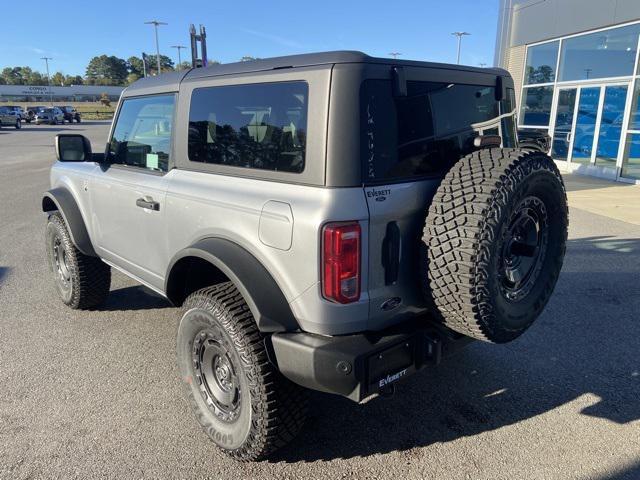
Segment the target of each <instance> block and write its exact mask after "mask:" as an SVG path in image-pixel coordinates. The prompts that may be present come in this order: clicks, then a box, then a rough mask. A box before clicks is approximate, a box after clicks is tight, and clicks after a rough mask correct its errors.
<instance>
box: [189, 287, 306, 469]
mask: <svg viewBox="0 0 640 480" xmlns="http://www.w3.org/2000/svg"><path fill="white" fill-rule="evenodd" d="M177 361H178V368H179V370H180V375H181V377H182V379H183V381H184V386H185V390H186V394H187V397H188V400H189V403H190V404H191V407H192V408H193V410H194V412H195V414H196V418H197V420H198V422H199V423H200V425H201V426H202V429H203V430H204V431H205V433H206V434H207V435H208V436H209V437H210V438H211V440H213V442H214V443H215V444H216V445H217V446H218V447H219V448H220V449H221V450H222V451H223V452H224V453H226V454H228V455H230V456H231V457H233V458H235V459H236V460H241V461H254V460H259V459H262V458H265V457H267V456H268V455H269V454H271V453H273V452H274V451H275V450H277V449H278V448H280V447H282V446H284V445H285V444H287V443H288V442H289V441H291V440H292V439H293V437H294V436H295V435H296V434H297V433H298V431H299V430H300V428H301V427H302V424H303V423H304V418H305V416H306V408H307V398H306V392H305V391H304V390H303V389H302V388H301V387H299V386H297V385H295V384H294V383H292V382H290V381H289V380H287V379H286V378H284V377H283V376H282V375H281V374H280V373H279V372H278V371H277V370H276V368H275V367H274V366H273V365H272V364H271V363H270V362H269V359H268V358H267V352H266V347H265V344H264V338H263V336H262V335H261V334H260V332H259V331H258V328H257V325H256V323H255V320H254V318H253V315H252V314H251V311H250V310H249V307H248V306H247V304H246V302H245V301H244V299H243V298H242V295H241V294H240V292H238V290H237V289H236V288H235V287H234V285H233V284H232V283H230V282H227V283H222V284H218V285H214V286H212V287H208V288H204V289H202V290H199V291H197V292H195V293H193V294H191V295H190V296H189V297H188V298H187V300H186V301H185V304H184V308H183V315H182V319H181V320H180V325H179V326H178V334H177Z"/></svg>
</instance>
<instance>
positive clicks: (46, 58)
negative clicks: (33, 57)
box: [40, 57, 53, 106]
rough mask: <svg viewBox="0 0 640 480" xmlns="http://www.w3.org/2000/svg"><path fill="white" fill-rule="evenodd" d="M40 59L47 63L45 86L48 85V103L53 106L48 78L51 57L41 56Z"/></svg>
mask: <svg viewBox="0 0 640 480" xmlns="http://www.w3.org/2000/svg"><path fill="white" fill-rule="evenodd" d="M40 60H44V63H45V64H46V65H47V87H49V103H50V104H51V106H53V94H52V93H51V81H50V80H49V78H50V77H49V60H53V58H51V57H41V58H40Z"/></svg>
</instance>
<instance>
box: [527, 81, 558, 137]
mask: <svg viewBox="0 0 640 480" xmlns="http://www.w3.org/2000/svg"><path fill="white" fill-rule="evenodd" d="M552 99H553V87H552V86H549V87H527V88H523V89H522V107H521V109H520V124H521V125H530V126H532V127H547V126H549V119H550V117H551V100H552Z"/></svg>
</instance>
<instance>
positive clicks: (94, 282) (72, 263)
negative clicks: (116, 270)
mask: <svg viewBox="0 0 640 480" xmlns="http://www.w3.org/2000/svg"><path fill="white" fill-rule="evenodd" d="M45 240H46V248H47V260H48V263H49V269H50V270H51V272H53V277H54V281H55V284H56V289H57V290H58V294H59V295H60V298H61V299H62V301H63V302H64V303H65V304H66V305H68V306H70V307H71V308H74V309H89V308H92V307H95V306H97V305H100V304H101V303H103V302H104V301H105V300H106V298H107V296H108V295H109V287H110V285H111V268H110V267H109V265H107V264H106V263H104V262H103V261H102V260H100V259H99V258H97V257H91V256H89V255H85V254H83V253H82V252H81V251H80V250H78V249H77V248H76V246H75V245H74V244H73V241H72V240H71V235H69V231H68V230H67V226H66V224H65V221H64V219H63V218H62V216H61V215H60V214H59V213H54V214H53V215H51V216H50V217H49V222H48V223H47V229H46V234H45Z"/></svg>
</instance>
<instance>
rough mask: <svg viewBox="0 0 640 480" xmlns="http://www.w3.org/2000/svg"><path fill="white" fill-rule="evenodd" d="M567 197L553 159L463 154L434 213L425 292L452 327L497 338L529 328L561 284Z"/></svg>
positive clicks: (427, 240) (426, 239)
mask: <svg viewBox="0 0 640 480" xmlns="http://www.w3.org/2000/svg"><path fill="white" fill-rule="evenodd" d="M567 227H568V209H567V196H566V192H565V188H564V183H563V181H562V177H561V176H560V172H559V171H558V168H557V167H556V165H555V163H554V162H553V160H552V159H551V158H550V157H549V156H547V155H545V154H543V153H541V152H538V151H523V150H516V149H500V148H492V149H485V150H478V151H475V152H473V153H471V154H469V155H467V156H465V157H463V158H462V159H460V160H459V161H458V162H457V163H456V164H455V165H454V166H453V168H452V169H451V170H450V171H449V172H448V173H447V175H446V176H445V178H444V179H443V181H442V183H441V184H440V186H439V188H438V190H437V192H436V194H435V196H434V198H433V201H432V203H431V206H430V207H429V212H428V214H427V219H426V225H425V227H424V232H423V237H422V241H423V243H424V246H425V247H426V250H427V255H426V265H424V267H425V268H424V270H425V271H424V274H423V291H424V293H425V296H426V298H427V301H428V303H429V304H430V305H431V306H432V309H433V312H434V314H435V315H436V317H437V318H439V319H440V321H441V322H442V323H444V324H445V325H446V326H447V327H449V328H451V329H452V330H455V331H457V332H459V333H462V334H464V335H467V336H469V337H473V338H476V339H479V340H484V341H488V342H493V343H505V342H509V341H511V340H513V339H515V338H516V337H518V336H519V335H521V334H522V333H523V332H524V331H525V330H526V329H527V328H529V326H530V325H531V324H532V323H533V321H534V320H535V319H536V318H537V317H538V316H539V315H540V313H541V312H542V310H543V308H544V307H545V305H546V303H547V301H548V300H549V298H550V296H551V293H552V292H553V289H554V287H555V284H556V281H557V279H558V275H559V273H560V269H561V267H562V261H563V259H564V252H565V247H566V241H567Z"/></svg>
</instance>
